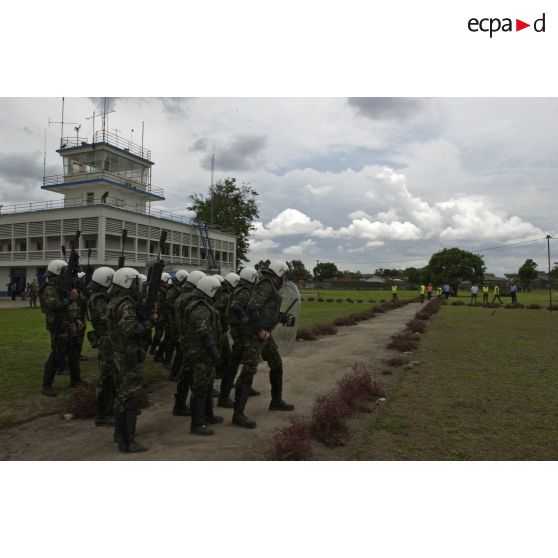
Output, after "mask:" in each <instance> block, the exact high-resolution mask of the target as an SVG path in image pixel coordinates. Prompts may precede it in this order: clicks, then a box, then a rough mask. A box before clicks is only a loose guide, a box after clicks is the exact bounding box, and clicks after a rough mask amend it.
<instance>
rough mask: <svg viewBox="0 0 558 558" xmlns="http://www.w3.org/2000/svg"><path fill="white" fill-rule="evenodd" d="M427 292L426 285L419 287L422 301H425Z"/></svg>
mask: <svg viewBox="0 0 558 558" xmlns="http://www.w3.org/2000/svg"><path fill="white" fill-rule="evenodd" d="M425 293H426V285H421V286H420V288H419V296H420V301H421V302H424V294H425Z"/></svg>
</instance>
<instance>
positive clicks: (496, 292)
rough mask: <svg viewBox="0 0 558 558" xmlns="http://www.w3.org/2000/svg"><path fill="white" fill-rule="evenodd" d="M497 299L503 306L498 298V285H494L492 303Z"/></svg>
mask: <svg viewBox="0 0 558 558" xmlns="http://www.w3.org/2000/svg"><path fill="white" fill-rule="evenodd" d="M496 299H498V302H499V303H500V304H503V302H502V299H501V298H500V287H499V285H494V296H493V297H492V302H494V301H495V300H496Z"/></svg>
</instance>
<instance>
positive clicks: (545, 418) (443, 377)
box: [351, 293, 558, 460]
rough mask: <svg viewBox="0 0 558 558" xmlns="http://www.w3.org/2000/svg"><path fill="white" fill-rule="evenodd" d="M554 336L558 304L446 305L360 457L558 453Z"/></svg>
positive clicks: (360, 445) (356, 449) (356, 445)
mask: <svg viewBox="0 0 558 558" xmlns="http://www.w3.org/2000/svg"><path fill="white" fill-rule="evenodd" d="M532 294H533V298H536V295H535V293H532ZM520 300H521V299H520ZM557 339H558V312H553V313H550V312H548V311H546V310H507V309H499V310H496V311H493V310H490V309H485V308H469V307H453V306H445V307H443V308H442V310H441V312H440V313H439V314H437V315H436V316H435V317H434V318H433V320H432V325H431V326H430V328H429V329H428V330H427V332H426V334H425V335H424V337H423V338H422V341H421V343H420V346H419V348H418V350H417V351H416V353H415V354H414V355H413V356H412V358H413V359H416V360H417V361H419V363H420V364H419V366H417V367H416V368H412V369H410V370H404V371H403V373H402V377H401V381H400V385H399V386H398V387H397V388H396V389H395V391H394V392H393V393H391V394H388V404H387V405H386V406H385V407H383V408H382V409H380V410H379V413H378V414H377V415H376V417H375V418H374V419H372V422H369V424H368V425H367V426H366V428H365V430H364V434H363V435H362V436H359V437H358V438H355V439H353V441H352V442H351V449H352V451H353V454H354V458H355V459H386V460H394V459H403V460H424V459H427V460H434V459H460V460H467V459H474V460H485V459H486V460H498V459H507V460H516V459H521V460H522V459H537V460H538V459H558V381H557V376H558V343H557ZM368 420H369V421H370V419H368Z"/></svg>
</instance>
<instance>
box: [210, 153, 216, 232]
mask: <svg viewBox="0 0 558 558" xmlns="http://www.w3.org/2000/svg"><path fill="white" fill-rule="evenodd" d="M214 173H215V154H214V153H213V154H212V155H211V188H210V189H209V192H210V195H211V226H212V227H213V215H214V212H213V205H214V199H213V198H214V197H215V192H214V191H213V177H214Z"/></svg>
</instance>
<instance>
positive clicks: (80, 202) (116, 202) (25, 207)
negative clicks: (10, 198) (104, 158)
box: [0, 196, 229, 233]
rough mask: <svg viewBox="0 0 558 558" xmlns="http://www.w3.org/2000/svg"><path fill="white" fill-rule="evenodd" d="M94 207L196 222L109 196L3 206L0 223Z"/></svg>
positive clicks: (182, 216)
mask: <svg viewBox="0 0 558 558" xmlns="http://www.w3.org/2000/svg"><path fill="white" fill-rule="evenodd" d="M94 206H111V207H117V208H118V209H124V210H126V211H131V212H132V213H137V214H140V215H147V216H149V217H157V218H159V219H165V220H167V221H174V222H176V223H182V224H183V225H189V226H191V227H196V229H197V226H198V225H197V222H196V221H195V219H193V218H192V217H188V216H186V215H181V214H180V213H175V212H172V211H167V210H165V209H152V208H150V207H144V206H142V205H141V204H131V203H127V202H126V201H125V200H123V199H119V198H113V197H111V196H109V197H108V198H107V199H106V203H104V204H103V203H101V202H100V201H97V200H95V202H94V203H88V201H87V199H86V198H64V199H60V200H49V201H42V202H26V203H18V204H13V205H4V206H2V207H0V221H1V219H2V215H12V214H14V213H29V212H33V211H50V210H54V209H68V208H72V207H94ZM208 230H210V231H211V230H214V231H221V232H225V233H228V232H229V231H227V229H225V228H221V227H218V226H208Z"/></svg>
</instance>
